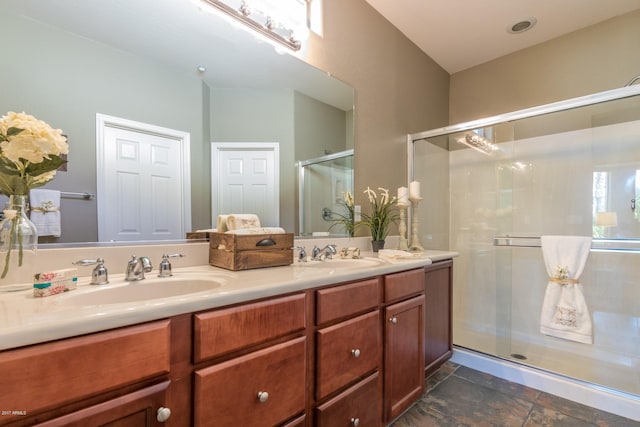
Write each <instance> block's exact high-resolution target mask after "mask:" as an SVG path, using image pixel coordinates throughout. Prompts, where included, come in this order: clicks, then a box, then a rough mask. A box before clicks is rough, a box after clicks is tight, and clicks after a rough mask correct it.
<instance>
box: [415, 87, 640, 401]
mask: <svg viewBox="0 0 640 427" xmlns="http://www.w3.org/2000/svg"><path fill="white" fill-rule="evenodd" d="M408 145H409V146H408V152H409V180H417V181H420V182H421V183H422V184H423V188H428V189H429V190H428V191H426V193H427V194H425V195H423V197H424V200H423V203H422V205H421V207H420V211H419V213H418V215H419V223H420V228H421V229H420V239H421V242H422V243H423V245H424V246H425V247H426V248H427V249H442V248H447V249H449V250H452V251H457V252H458V253H459V256H458V257H457V258H455V260H454V302H453V340H454V345H455V346H457V347H459V348H466V349H471V350H473V351H476V352H480V353H484V354H487V355H490V356H493V357H498V358H500V359H503V360H506V361H509V362H512V363H517V364H525V365H528V366H530V367H534V368H538V369H542V370H544V371H548V372H552V373H555V374H560V375H562V376H567V377H571V378H574V379H577V380H581V381H584V382H586V383H589V384H591V385H593V386H598V387H605V388H607V389H611V390H612V391H615V392H616V393H624V394H627V395H629V396H631V397H632V398H634V399H640V268H638V263H640V205H639V204H638V203H637V201H638V202H640V85H635V86H630V87H625V88H621V89H616V90H612V91H607V92H602V93H599V94H594V95H590V96H586V97H581V98H576V99H572V100H568V101H563V102H558V103H554V104H548V105H544V106H540V107H535V108H531V109H527V110H521V111H516V112H512V113H509V114H504V115H501V116H496V117H491V118H488V119H483V120H477V121H474V122H468V123H463V124H459V125H453V126H448V127H445V128H441V129H435V130H432V131H427V132H421V133H416V134H413V135H409V137H408ZM544 235H577V236H591V237H592V238H593V241H592V242H593V243H592V249H591V251H590V254H589V258H588V261H587V265H586V268H585V270H584V272H583V274H582V276H581V277H580V283H582V285H583V289H584V293H585V299H586V302H587V306H588V308H589V311H590V313H591V317H592V322H593V340H594V342H593V344H583V343H578V342H574V341H569V340H565V339H560V338H556V337H551V336H547V335H544V334H542V333H541V332H540V313H541V307H542V303H543V299H544V293H545V287H546V284H547V282H548V280H549V278H548V276H547V272H546V270H545V264H544V260H543V256H542V251H541V248H540V237H541V236H544ZM638 401H639V402H640V400H638Z"/></svg>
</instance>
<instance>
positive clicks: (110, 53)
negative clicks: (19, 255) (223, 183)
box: [0, 0, 354, 243]
mask: <svg viewBox="0 0 640 427" xmlns="http://www.w3.org/2000/svg"><path fill="white" fill-rule="evenodd" d="M2 10H3V13H2V14H1V15H0V28H2V32H3V34H5V35H6V36H7V37H5V38H6V39H7V40H11V42H10V43H7V45H6V46H5V49H4V52H3V57H4V58H5V60H4V61H3V66H2V67H0V78H1V79H2V82H3V95H2V97H0V113H1V114H4V113H5V112H7V111H24V112H26V113H28V114H31V115H34V116H35V117H37V118H39V119H42V120H44V121H46V122H47V123H49V124H51V125H52V126H54V127H56V128H60V129H62V130H63V131H64V133H65V134H66V135H67V137H68V141H69V147H70V152H69V156H68V160H69V162H68V164H67V171H65V172H59V173H58V174H57V175H56V177H55V179H54V180H53V181H52V182H50V183H49V184H47V187H46V188H50V189H54V190H59V191H62V192H64V193H71V194H73V193H85V192H86V193H89V194H92V195H95V197H93V198H90V199H85V198H82V197H73V196H69V197H64V196H63V198H62V199H61V202H60V203H61V205H60V208H61V219H62V236H61V237H59V238H49V239H47V238H45V239H44V240H42V239H41V242H44V243H79V242H97V241H99V238H98V222H99V218H100V217H101V214H102V213H104V212H100V210H104V209H108V208H110V206H109V205H105V204H104V203H103V204H102V205H101V204H100V203H99V201H104V200H105V199H104V195H103V194H100V193H99V191H100V188H98V185H97V182H98V179H97V178H98V177H97V172H96V162H97V160H96V159H97V149H96V139H97V129H96V127H97V124H96V122H97V120H96V117H97V115H101V117H105V116H106V117H114V118H118V119H123V120H125V121H132V122H135V123H144V124H148V125H150V126H155V127H157V128H161V129H165V128H166V129H171V130H175V131H179V132H182V133H186V134H187V135H188V141H189V151H188V171H189V173H188V175H189V177H190V190H189V196H190V197H188V198H187V199H190V214H189V219H190V221H187V222H188V223H190V225H189V226H190V229H191V230H196V229H206V228H210V227H212V224H214V223H215V221H214V220H212V196H211V195H212V185H215V181H214V183H213V184H212V171H211V169H212V168H211V143H212V142H222V143H235V142H237V143H248V142H249V143H278V145H279V186H280V188H279V224H278V225H280V226H282V227H284V228H285V229H286V230H287V231H290V232H296V233H298V231H299V230H298V226H297V224H298V223H299V221H298V217H297V215H298V214H297V212H298V206H297V201H296V194H297V188H296V170H295V167H294V165H295V163H296V161H303V160H305V159H312V158H316V157H318V156H322V155H325V154H327V153H333V152H341V151H344V150H349V149H353V106H354V91H353V88H351V87H350V86H348V85H346V84H345V83H343V82H340V81H339V80H337V79H335V78H332V77H331V76H329V75H328V74H327V73H326V72H323V71H321V70H318V69H316V68H314V67H312V66H310V65H309V64H307V63H305V62H304V61H301V60H300V59H298V58H297V57H295V56H292V55H290V54H282V53H278V52H277V51H276V50H275V49H274V48H273V47H272V46H270V45H268V44H266V43H264V42H259V41H258V40H257V39H256V38H255V37H254V36H252V35H251V34H249V33H248V32H246V31H244V30H242V29H239V28H237V26H234V25H233V24H232V23H229V22H228V21H227V20H225V19H223V18H221V17H220V16H218V15H217V14H215V13H211V12H207V11H206V10H203V8H202V5H200V4H199V2H197V1H193V0H163V1H156V0H136V1H130V0H109V1H103V0H4V1H3V4H2ZM104 178H105V179H106V180H107V181H108V180H109V179H111V177H110V176H107V177H104ZM128 190H132V189H131V188H128ZM129 194H130V196H129V197H130V199H131V200H132V202H131V206H129V205H126V206H125V205H122V206H119V209H120V211H121V212H125V213H126V212H127V210H128V209H129V210H130V211H131V212H132V213H133V212H134V211H135V210H136V209H145V208H146V206H144V205H140V206H137V204H138V203H139V202H140V200H144V197H143V194H136V193H135V191H133V190H132V191H131V192H130V193H129ZM165 196H166V195H165ZM171 196H172V195H171V194H169V197H171ZM187 231H189V230H187Z"/></svg>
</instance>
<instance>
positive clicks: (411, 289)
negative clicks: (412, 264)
mask: <svg viewBox="0 0 640 427" xmlns="http://www.w3.org/2000/svg"><path fill="white" fill-rule="evenodd" d="M422 292H424V269H423V268H419V269H416V270H409V271H403V272H401V273H394V274H388V275H386V276H385V277H384V301H385V302H390V301H396V300H399V299H402V298H406V297H409V296H413V295H416V294H419V293H422Z"/></svg>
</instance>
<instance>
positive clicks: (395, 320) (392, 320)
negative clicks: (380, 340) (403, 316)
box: [389, 317, 398, 325]
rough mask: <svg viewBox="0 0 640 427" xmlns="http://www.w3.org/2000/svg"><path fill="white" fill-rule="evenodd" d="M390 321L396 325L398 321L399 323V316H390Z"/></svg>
mask: <svg viewBox="0 0 640 427" xmlns="http://www.w3.org/2000/svg"><path fill="white" fill-rule="evenodd" d="M389 323H393V324H394V325H395V324H396V323H398V318H397V317H390V318H389Z"/></svg>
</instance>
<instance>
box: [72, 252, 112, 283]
mask: <svg viewBox="0 0 640 427" xmlns="http://www.w3.org/2000/svg"><path fill="white" fill-rule="evenodd" d="M72 264H73V265H81V266H83V267H84V266H87V265H95V266H96V267H95V268H94V269H93V272H92V273H91V282H90V284H92V285H106V284H108V283H109V273H108V272H107V267H105V266H104V259H102V258H97V259H81V260H78V261H75V262H72Z"/></svg>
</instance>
